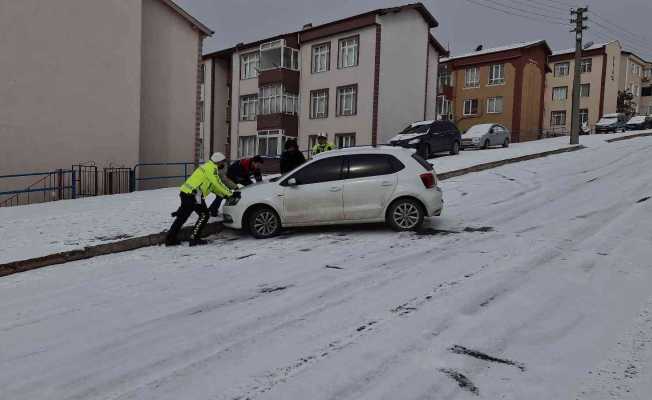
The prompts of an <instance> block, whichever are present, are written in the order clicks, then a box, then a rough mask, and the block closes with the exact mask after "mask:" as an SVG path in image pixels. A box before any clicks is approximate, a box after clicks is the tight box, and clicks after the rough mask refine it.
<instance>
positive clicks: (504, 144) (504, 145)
mask: <svg viewBox="0 0 652 400" xmlns="http://www.w3.org/2000/svg"><path fill="white" fill-rule="evenodd" d="M503 147H505V148H507V147H509V139H505V141H504V142H503Z"/></svg>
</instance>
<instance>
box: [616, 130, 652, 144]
mask: <svg viewBox="0 0 652 400" xmlns="http://www.w3.org/2000/svg"><path fill="white" fill-rule="evenodd" d="M646 136H652V132H647V133H638V134H636V135H630V136H623V137H618V138H613V139H609V140H606V142H607V143H613V142H620V141H622V140H630V139H636V138H641V137H646Z"/></svg>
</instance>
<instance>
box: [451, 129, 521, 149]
mask: <svg viewBox="0 0 652 400" xmlns="http://www.w3.org/2000/svg"><path fill="white" fill-rule="evenodd" d="M509 137H510V133H509V129H507V128H505V127H504V126H502V125H498V124H480V125H474V126H472V127H470V128H469V130H467V131H466V132H464V133H463V134H462V148H463V149H467V148H471V147H480V148H483V149H486V148H488V147H489V146H503V147H509Z"/></svg>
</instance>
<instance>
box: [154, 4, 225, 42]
mask: <svg viewBox="0 0 652 400" xmlns="http://www.w3.org/2000/svg"><path fill="white" fill-rule="evenodd" d="M160 1H161V2H162V3H163V4H165V5H167V6H168V7H170V8H171V9H172V10H173V11H175V12H176V13H177V14H179V15H180V16H181V17H183V18H184V19H185V20H187V21H188V22H190V24H191V25H193V26H194V27H195V28H197V29H198V30H199V31H200V32H201V33H203V34H204V35H206V36H213V33H215V32H213V31H212V30H211V29H210V28H209V27H207V26H206V25H204V24H203V23H201V22H200V21H199V20H198V19H197V18H195V17H193V16H192V15H190V13H188V12H187V11H186V10H184V9H183V8H181V6H179V5H178V4H177V3H175V2H174V1H172V0H160Z"/></svg>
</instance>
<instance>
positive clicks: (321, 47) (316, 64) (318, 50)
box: [312, 42, 331, 74]
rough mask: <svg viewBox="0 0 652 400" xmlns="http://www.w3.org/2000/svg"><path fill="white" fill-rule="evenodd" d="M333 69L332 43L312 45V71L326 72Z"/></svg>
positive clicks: (314, 72)
mask: <svg viewBox="0 0 652 400" xmlns="http://www.w3.org/2000/svg"><path fill="white" fill-rule="evenodd" d="M330 69H331V44H330V42H329V43H322V44H316V45H314V46H312V73H313V74H316V73H319V72H326V71H328V70H330Z"/></svg>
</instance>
